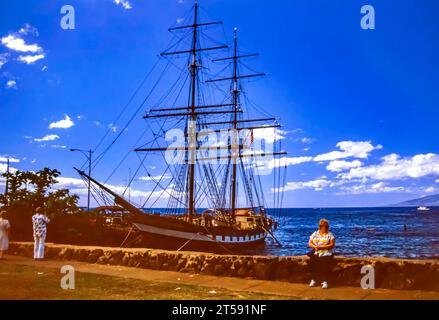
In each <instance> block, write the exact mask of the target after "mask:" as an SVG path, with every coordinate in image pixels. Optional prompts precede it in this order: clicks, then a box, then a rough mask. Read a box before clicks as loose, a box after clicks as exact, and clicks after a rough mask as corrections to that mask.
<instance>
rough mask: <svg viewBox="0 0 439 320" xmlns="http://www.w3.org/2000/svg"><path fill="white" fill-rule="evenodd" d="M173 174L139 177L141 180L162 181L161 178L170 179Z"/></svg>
mask: <svg viewBox="0 0 439 320" xmlns="http://www.w3.org/2000/svg"><path fill="white" fill-rule="evenodd" d="M171 178H172V176H171V175H169V174H165V175H159V176H144V177H139V180H141V181H160V180H169V179H171Z"/></svg>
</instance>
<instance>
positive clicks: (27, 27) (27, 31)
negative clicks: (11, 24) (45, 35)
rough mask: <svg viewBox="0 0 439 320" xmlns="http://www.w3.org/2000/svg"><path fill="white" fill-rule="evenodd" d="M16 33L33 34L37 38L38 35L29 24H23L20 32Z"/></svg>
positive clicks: (35, 29)
mask: <svg viewBox="0 0 439 320" xmlns="http://www.w3.org/2000/svg"><path fill="white" fill-rule="evenodd" d="M18 33H20V34H23V35H27V34H33V35H35V36H37V37H38V36H39V35H40V34H39V32H38V30H37V28H35V27H33V26H31V25H30V24H29V23H25V24H24V26H23V27H22V28H21V29H20V30H18Z"/></svg>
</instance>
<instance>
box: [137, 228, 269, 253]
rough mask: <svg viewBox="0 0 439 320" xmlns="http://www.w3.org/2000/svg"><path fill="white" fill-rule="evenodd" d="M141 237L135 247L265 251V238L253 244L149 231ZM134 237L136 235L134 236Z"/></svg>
mask: <svg viewBox="0 0 439 320" xmlns="http://www.w3.org/2000/svg"><path fill="white" fill-rule="evenodd" d="M140 234H141V237H140V238H139V240H138V242H137V243H135V244H133V246H134V247H145V248H152V249H163V250H171V251H176V250H180V251H197V252H209V253H216V254H250V253H251V254H253V253H254V252H263V251H264V248H265V240H264V239H260V240H258V241H255V242H253V243H251V244H239V245H236V244H222V243H216V242H213V243H206V242H205V241H199V240H192V241H189V242H188V240H184V239H181V238H175V237H170V236H164V235H158V234H154V233H149V232H140ZM133 238H134V237H133Z"/></svg>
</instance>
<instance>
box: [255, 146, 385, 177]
mask: <svg viewBox="0 0 439 320" xmlns="http://www.w3.org/2000/svg"><path fill="white" fill-rule="evenodd" d="M337 147H338V148H339V149H340V150H341V151H332V152H328V153H324V154H321V155H317V156H315V157H284V158H281V159H280V160H279V159H276V160H275V159H272V160H269V161H263V160H261V161H259V162H258V166H260V167H267V168H271V169H273V168H277V167H283V166H285V165H287V166H293V165H298V164H302V163H306V162H312V161H314V162H326V161H337V160H338V159H346V158H360V159H365V158H367V157H368V156H369V153H370V152H372V151H373V150H379V149H382V146H381V145H377V146H373V145H372V144H371V143H370V142H368V141H341V142H339V143H337ZM343 166H345V167H347V168H346V169H349V168H354V167H358V166H361V162H359V161H353V162H347V161H343V162H334V163H332V164H329V165H328V167H329V169H328V170H330V169H331V170H330V171H335V169H340V168H341V167H343ZM340 171H341V170H340ZM340 171H335V172H340Z"/></svg>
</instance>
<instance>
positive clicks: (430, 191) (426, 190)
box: [424, 187, 437, 193]
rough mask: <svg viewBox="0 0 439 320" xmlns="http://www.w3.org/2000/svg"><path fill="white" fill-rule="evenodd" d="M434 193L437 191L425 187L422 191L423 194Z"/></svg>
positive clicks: (433, 188)
mask: <svg viewBox="0 0 439 320" xmlns="http://www.w3.org/2000/svg"><path fill="white" fill-rule="evenodd" d="M436 191H437V189H436V188H435V187H426V188H425V189H424V192H427V193H434V192H436Z"/></svg>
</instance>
